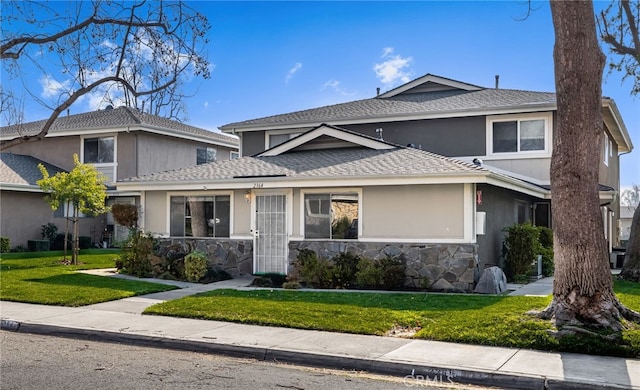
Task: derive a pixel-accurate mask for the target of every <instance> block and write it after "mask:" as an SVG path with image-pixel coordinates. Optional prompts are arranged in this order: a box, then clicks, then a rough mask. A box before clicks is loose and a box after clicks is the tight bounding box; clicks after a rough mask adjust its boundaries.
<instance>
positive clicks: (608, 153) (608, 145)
mask: <svg viewBox="0 0 640 390" xmlns="http://www.w3.org/2000/svg"><path fill="white" fill-rule="evenodd" d="M609 157H613V143H612V142H611V140H610V139H609V137H608V136H607V135H606V134H605V135H604V152H603V162H604V165H609Z"/></svg>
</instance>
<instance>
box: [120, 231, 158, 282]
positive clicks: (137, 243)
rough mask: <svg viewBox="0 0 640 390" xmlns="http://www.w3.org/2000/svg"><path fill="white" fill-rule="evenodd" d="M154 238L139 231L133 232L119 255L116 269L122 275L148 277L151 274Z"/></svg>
mask: <svg viewBox="0 0 640 390" xmlns="http://www.w3.org/2000/svg"><path fill="white" fill-rule="evenodd" d="M154 244H155V243H154V238H153V237H152V236H151V235H150V234H144V233H143V232H141V231H138V230H136V231H133V232H132V234H131V235H130V236H129V238H128V239H127V241H126V242H125V245H124V246H123V248H122V252H121V254H120V260H121V261H120V262H118V263H117V264H116V266H117V265H120V267H119V268H118V267H116V268H118V269H119V270H120V271H121V272H122V273H125V274H129V275H135V276H138V277H148V276H149V275H150V274H151V255H152V254H153V249H154Z"/></svg>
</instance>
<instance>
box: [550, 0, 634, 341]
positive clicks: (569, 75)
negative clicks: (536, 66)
mask: <svg viewBox="0 0 640 390" xmlns="http://www.w3.org/2000/svg"><path fill="white" fill-rule="evenodd" d="M551 14H552V17H553V24H554V30H555V36H556V42H555V47H554V64H555V80H556V94H557V95H556V96H557V104H558V116H557V125H556V129H555V133H554V137H553V155H552V158H551V196H552V198H551V199H552V200H551V207H552V211H553V212H552V216H553V230H554V251H555V256H554V258H555V273H554V276H555V280H554V284H553V301H552V302H551V304H550V306H549V307H548V308H547V309H546V310H545V311H544V312H543V313H542V316H543V318H553V319H554V321H555V324H556V326H558V327H562V326H564V325H586V326H595V327H606V328H611V329H613V330H620V329H622V327H623V325H622V322H621V318H622V315H623V314H625V313H627V311H628V309H626V308H624V307H623V306H622V305H620V303H619V302H618V300H617V298H616V296H615V294H614V292H613V280H612V277H611V271H610V270H609V261H608V256H607V248H606V242H605V237H604V231H603V228H602V226H603V221H602V214H601V213H600V200H599V196H598V170H599V166H600V146H601V142H602V134H603V118H602V113H601V111H600V110H601V105H602V103H601V95H602V87H601V84H602V71H603V68H604V63H605V57H604V54H602V51H601V50H600V47H599V46H598V40H597V38H596V29H595V19H594V13H593V4H592V2H588V1H563V0H552V1H551ZM636 314H637V313H636Z"/></svg>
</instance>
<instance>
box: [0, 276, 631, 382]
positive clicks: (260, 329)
mask: <svg viewBox="0 0 640 390" xmlns="http://www.w3.org/2000/svg"><path fill="white" fill-rule="evenodd" d="M90 272H91V273H93V274H100V273H102V274H104V275H107V274H108V271H103V270H100V271H90ZM111 276H113V277H126V276H123V275H118V274H111ZM150 281H158V282H163V283H171V284H177V285H179V287H181V289H180V290H175V291H169V292H164V293H156V294H149V295H145V296H138V297H132V298H126V299H121V300H118V301H113V302H106V303H100V304H95V305H90V306H84V307H77V308H71V307H59V306H45V305H32V304H26V303H16V302H5V301H0V318H1V319H2V320H1V322H0V325H1V326H0V328H1V329H3V330H12V331H19V332H26V333H38V334H48V335H56V336H64V337H74V338H86V339H91V340H98V341H113V342H122V343H135V344H139V345H148V346H154V347H161V348H175V349H182V350H192V351H200V352H207V353H216V354H225V355H231V356H236V357H246V358H255V359H259V360H269V361H278V362H285V363H292V364H301V365H308V366H318V367H327V368H338V369H344V370H363V371H368V372H374V373H380V374H387V375H393V376H398V377H404V378H406V379H405V381H406V383H407V385H408V386H410V385H411V386H410V387H421V386H426V385H428V384H430V383H433V382H434V381H435V382H444V383H449V381H453V382H458V383H469V384H477V385H484V386H497V387H500V388H514V389H640V360H637V359H624V358H614V357H603V356H590V355H581V354H574V353H551V352H540V351H532V350H525V349H514V348H499V347H487V346H477V345H467V344H454V343H444V342H437V341H427V340H413V339H404V338H394V337H379V336H364V335H354V334H343V333H331V332H323V331H311V330H299V329H288V328H276V327H269V326H252V325H242V324H234V323H227V322H220V321H205V320H194V319H184V318H173V317H162V316H151V315H142V314H141V313H142V311H143V310H144V309H145V308H146V307H148V306H150V305H152V304H155V303H158V302H162V301H165V300H169V299H176V298H179V297H182V296H185V295H190V294H195V293H197V292H202V291H207V290H212V289H217V288H238V289H246V288H247V285H248V284H249V282H250V279H233V280H228V281H223V282H219V283H212V284H209V285H202V284H191V283H183V282H170V281H165V280H150ZM548 284H549V282H548V281H545V280H544V279H542V280H541V281H538V282H536V283H533V284H529V285H526V286H530V287H526V286H522V287H520V288H518V289H517V290H516V291H515V292H517V293H519V294H520V293H522V294H520V295H528V294H524V293H526V292H527V291H528V290H526V288H529V290H530V291H533V292H536V293H543V292H544V291H547V289H548V288H549V287H548ZM533 285H537V286H533ZM545 295H547V294H545Z"/></svg>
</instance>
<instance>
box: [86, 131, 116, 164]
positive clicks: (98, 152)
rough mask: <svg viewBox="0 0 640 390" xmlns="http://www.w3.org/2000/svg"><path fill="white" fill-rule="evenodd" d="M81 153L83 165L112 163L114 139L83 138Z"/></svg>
mask: <svg viewBox="0 0 640 390" xmlns="http://www.w3.org/2000/svg"><path fill="white" fill-rule="evenodd" d="M83 152H84V157H83V159H84V162H85V163H91V164H103V163H113V162H114V161H113V156H114V153H113V152H114V139H113V137H101V138H85V139H84V146H83Z"/></svg>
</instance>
